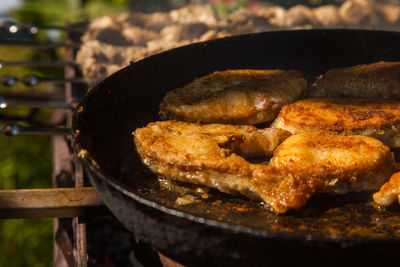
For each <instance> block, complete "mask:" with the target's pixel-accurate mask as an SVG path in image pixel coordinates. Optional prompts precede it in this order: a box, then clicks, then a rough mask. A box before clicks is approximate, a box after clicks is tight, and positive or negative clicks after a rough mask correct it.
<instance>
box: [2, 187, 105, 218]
mask: <svg viewBox="0 0 400 267" xmlns="http://www.w3.org/2000/svg"><path fill="white" fill-rule="evenodd" d="M100 214H102V215H106V214H107V215H108V214H109V211H108V210H107V209H106V208H105V206H103V204H102V202H101V200H100V198H99V196H98V194H97V192H96V190H95V189H94V188H93V187H82V188H48V189H18V190H0V219H12V218H15V219H18V218H54V217H60V218H61V217H63V218H65V217H76V216H93V215H100Z"/></svg>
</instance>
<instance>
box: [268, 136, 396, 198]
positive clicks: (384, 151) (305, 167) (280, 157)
mask: <svg viewBox="0 0 400 267" xmlns="http://www.w3.org/2000/svg"><path fill="white" fill-rule="evenodd" d="M271 165H273V166H275V167H277V168H280V169H285V170H286V171H288V172H290V173H293V174H295V176H296V177H297V178H298V180H301V179H304V184H306V183H307V181H309V180H315V181H314V183H316V184H318V185H319V187H318V192H324V193H333V194H345V193H348V192H352V191H356V192H359V191H363V190H377V189H378V188H379V187H380V186H381V185H382V184H383V183H385V182H386V181H387V180H388V177H390V175H391V174H392V173H393V172H394V171H396V169H397V165H396V162H395V161H394V158H393V154H392V153H391V152H390V149H389V148H388V147H387V146H385V145H383V144H382V142H380V141H378V140H377V139H375V138H371V137H367V136H361V135H340V134H338V133H335V132H330V131H320V132H304V133H299V134H296V135H292V136H290V137H289V138H287V139H286V140H285V141H283V142H282V144H280V145H279V147H278V148H277V149H276V150H275V152H274V157H273V158H272V160H271Z"/></svg>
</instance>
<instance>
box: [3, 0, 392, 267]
mask: <svg viewBox="0 0 400 267" xmlns="http://www.w3.org/2000/svg"><path fill="white" fill-rule="evenodd" d="M0 2H1V4H0V24H1V25H2V27H0V91H1V92H3V93H4V92H9V91H13V92H21V93H23V92H44V93H54V94H57V93H61V92H62V85H57V84H54V83H39V84H37V85H34V86H32V85H25V84H23V83H18V85H13V86H10V85H11V84H8V85H7V83H9V82H10V80H9V79H8V80H4V79H3V78H4V77H5V76H7V75H12V76H15V77H23V76H24V75H27V74H30V75H31V74H34V75H36V76H38V77H48V78H57V77H63V76H64V69H63V67H40V68H39V67H35V66H18V65H12V66H11V65H7V64H4V62H13V61H62V60H64V58H65V50H63V48H59V49H36V48H31V47H25V46H17V45H15V44H14V43H13V42H15V41H16V40H17V41H18V38H21V39H24V40H26V39H27V38H28V39H29V40H30V41H33V42H37V43H62V42H63V41H64V38H65V36H64V33H63V32H62V31H58V30H54V29H45V30H41V31H38V32H37V33H36V32H35V34H31V35H29V36H25V35H24V34H23V33H17V34H15V35H14V36H13V38H14V39H13V40H11V41H10V40H9V39H8V35H9V31H10V28H9V25H10V24H9V22H10V21H11V22H15V23H17V24H18V23H31V24H32V25H36V26H47V27H50V26H51V27H63V26H65V25H66V24H67V23H68V24H77V23H83V24H88V23H90V22H91V21H93V20H94V19H96V18H99V17H102V16H105V15H116V14H120V13H124V12H144V13H151V12H157V11H163V12H167V11H169V10H173V9H177V8H180V7H182V6H185V5H188V4H204V3H209V4H210V5H211V6H212V8H213V10H214V11H215V12H216V13H217V14H218V15H219V16H222V17H224V16H225V17H226V16H229V15H230V14H233V13H234V12H236V11H238V10H239V9H241V8H245V9H248V10H257V9H260V8H261V7H269V6H274V5H279V6H280V7H282V8H284V9H288V8H290V7H292V6H295V5H299V4H300V5H304V6H306V7H310V8H316V7H319V6H322V5H328V4H329V5H333V6H336V7H339V6H341V5H343V3H344V2H345V1H342V0H285V1H279V0H269V1H255V0H210V1H205V0H203V1H202V0H191V1H190V0H168V1H167V0H136V1H135V0H130V1H129V0H0ZM381 2H383V3H384V4H387V5H388V7H390V5H398V1H397V0H387V1H381ZM360 3H361V2H360ZM360 5H362V4H360ZM368 14H369V13H368ZM393 16H395V15H393ZM396 16H397V17H393V19H392V20H393V21H394V22H395V23H397V22H398V18H399V17H400V11H399V13H398V14H397V13H396ZM363 18H365V16H364V17H363ZM368 18H370V17H368ZM364 21H365V20H363V21H362V22H363V23H364ZM5 22H7V23H8V24H7V23H5ZM2 23H3V24H2ZM4 25H6V26H7V25H8V26H7V27H6V26H4ZM269 25H272V24H269ZM368 25H370V24H368ZM371 25H372V24H371ZM371 25H370V26H371ZM272 26H274V25H272ZM272 26H271V27H272ZM292 26H296V25H292ZM342 26H343V25H342ZM371 27H372V28H374V25H372V26H371ZM144 55H145V54H144ZM113 64H114V63H113ZM121 64H122V63H121ZM114 65H115V64H114ZM120 66H121V65H118V64H116V65H115V66H114V67H113V70H112V71H114V70H115V69H116V68H119V67H120ZM107 71H108V70H107ZM107 71H106V72H105V74H104V75H108V74H109V72H107ZM2 77H3V78H2ZM101 78H103V77H100V78H99V77H96V79H101ZM96 81H98V80H96ZM52 112H53V111H52V110H50V109H37V108H33V109H32V108H20V107H18V108H11V107H10V108H5V109H1V110H0V121H1V122H0V125H2V124H5V123H8V122H18V123H20V124H22V125H29V124H33V125H49V124H51V121H52V117H53V113H52ZM0 148H1V149H0V189H22V188H49V187H52V178H51V177H52V146H51V139H50V137H49V136H40V135H19V136H15V137H8V136H5V135H3V134H0ZM0 240H1V242H0V251H1V253H0V266H37V267H39V266H51V265H53V219H10V220H0ZM110 266H112V265H110Z"/></svg>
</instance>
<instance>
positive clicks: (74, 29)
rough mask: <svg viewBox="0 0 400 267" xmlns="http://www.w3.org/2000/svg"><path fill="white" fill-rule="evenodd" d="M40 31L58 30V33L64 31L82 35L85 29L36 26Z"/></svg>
mask: <svg viewBox="0 0 400 267" xmlns="http://www.w3.org/2000/svg"><path fill="white" fill-rule="evenodd" d="M37 28H39V29H40V30H58V31H66V32H70V33H72V32H73V33H82V34H83V33H84V32H85V31H86V29H85V28H84V27H82V28H73V27H65V26H64V27H59V26H37Z"/></svg>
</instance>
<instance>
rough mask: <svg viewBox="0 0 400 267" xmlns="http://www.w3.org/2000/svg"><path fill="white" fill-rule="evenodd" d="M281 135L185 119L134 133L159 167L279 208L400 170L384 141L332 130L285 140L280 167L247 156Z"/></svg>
mask: <svg viewBox="0 0 400 267" xmlns="http://www.w3.org/2000/svg"><path fill="white" fill-rule="evenodd" d="M266 130H267V131H266ZM277 136H278V137H279V138H277ZM281 137H283V138H286V137H287V133H286V132H284V131H279V130H278V129H276V130H275V131H270V129H264V130H259V129H257V128H255V127H253V126H238V125H236V126H234V125H221V124H211V125H199V124H195V123H185V122H179V121H164V122H155V123H150V124H148V125H147V126H146V127H144V128H139V129H137V130H136V131H135V132H134V141H135V145H136V148H137V151H138V153H139V155H140V156H141V158H142V161H143V163H144V164H145V165H146V166H147V167H148V168H149V169H150V170H151V171H153V172H154V173H156V174H158V175H162V176H164V177H166V178H169V179H172V180H179V181H184V182H190V183H195V184H202V185H206V186H209V187H213V188H217V189H219V190H221V191H223V192H227V193H237V192H239V193H241V194H243V195H245V196H248V197H250V198H256V199H262V200H263V201H265V203H266V204H267V205H269V206H270V207H272V208H273V209H274V210H275V211H276V212H278V213H284V212H286V211H287V210H289V209H298V208H300V207H302V206H304V205H305V203H306V202H307V200H308V199H309V198H310V197H311V196H312V195H313V194H315V193H316V192H329V193H345V192H348V191H360V190H370V189H371V188H374V189H377V186H378V187H379V186H380V185H381V184H382V183H383V182H385V181H386V179H387V177H389V176H390V174H391V173H392V172H393V171H394V170H395V169H397V166H396V164H395V162H394V160H393V156H392V154H391V153H390V150H389V148H387V147H385V146H384V145H383V144H382V143H381V142H379V141H378V140H376V139H373V138H370V137H363V136H341V135H338V134H336V133H332V132H317V133H311V132H310V133H303V134H299V135H297V136H291V137H289V138H287V139H286V140H285V141H284V142H283V143H282V144H281V145H280V146H279V147H278V148H277V149H276V152H275V153H274V158H273V159H272V162H273V165H274V166H267V165H263V164H253V163H250V162H249V161H247V160H246V159H245V158H244V157H243V156H263V155H268V154H270V153H272V150H273V148H272V149H271V147H273V146H276V145H277V144H278V143H279V142H280V141H281V140H282V139H283V138H281ZM276 140H278V141H276ZM271 143H273V145H272V146H271ZM324 155H325V157H324ZM327 155H328V156H327ZM312 157H314V158H312Z"/></svg>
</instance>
